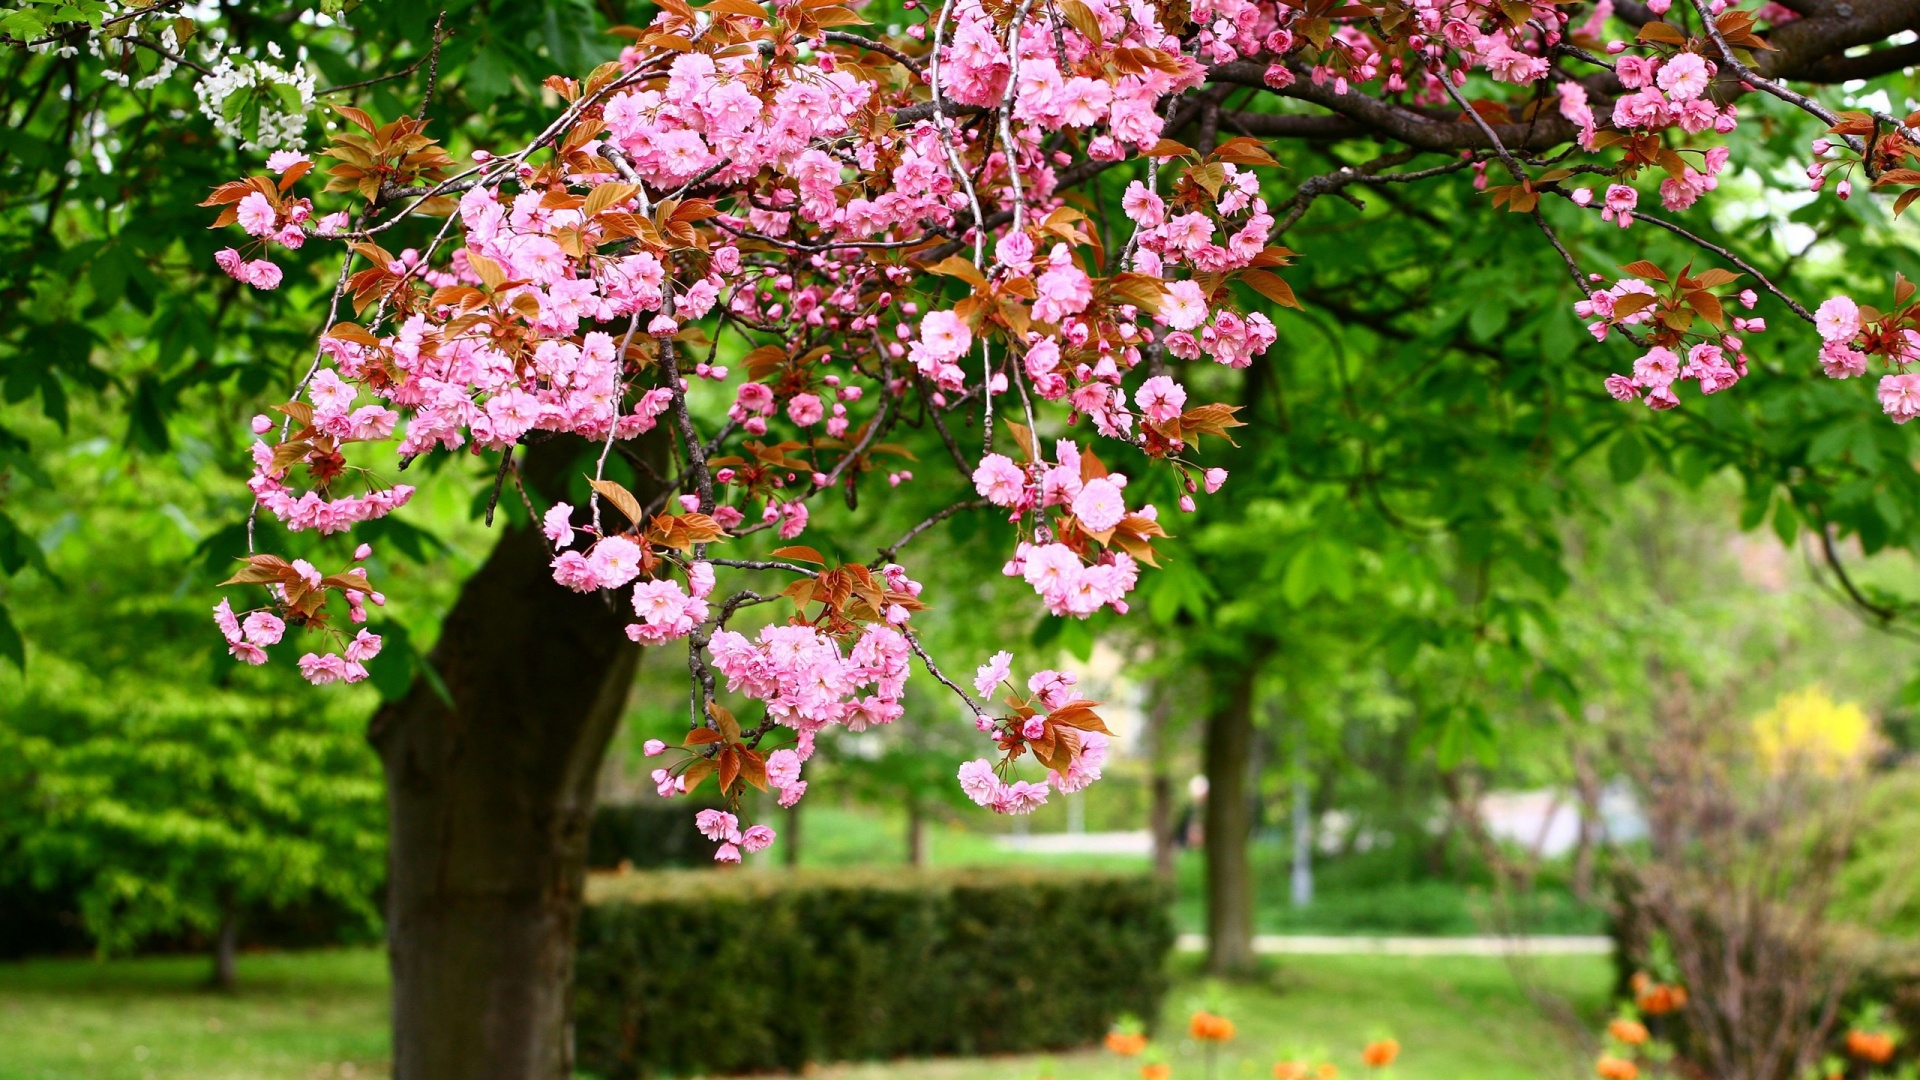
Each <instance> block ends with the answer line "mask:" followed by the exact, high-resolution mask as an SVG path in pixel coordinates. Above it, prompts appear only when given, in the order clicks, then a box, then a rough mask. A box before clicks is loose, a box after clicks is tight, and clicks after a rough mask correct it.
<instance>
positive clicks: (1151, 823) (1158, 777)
mask: <svg viewBox="0 0 1920 1080" xmlns="http://www.w3.org/2000/svg"><path fill="white" fill-rule="evenodd" d="M1151 693H1152V694H1153V700H1152V702H1151V703H1150V704H1149V705H1148V707H1147V740H1146V741H1147V762H1148V767H1149V768H1150V769H1152V770H1153V771H1152V774H1151V780H1150V785H1151V792H1152V796H1153V806H1152V809H1151V810H1150V811H1149V817H1148V827H1149V828H1150V829H1151V830H1152V832H1153V876H1154V877H1157V878H1159V879H1160V880H1161V881H1172V880H1173V827H1174V821H1173V772H1172V767H1171V763H1170V762H1169V761H1167V714H1168V713H1169V712H1171V711H1172V709H1173V694H1172V693H1171V692H1169V691H1168V690H1167V689H1166V688H1165V687H1164V686H1162V685H1159V684H1156V685H1155V686H1154V687H1153V690H1152V691H1151Z"/></svg>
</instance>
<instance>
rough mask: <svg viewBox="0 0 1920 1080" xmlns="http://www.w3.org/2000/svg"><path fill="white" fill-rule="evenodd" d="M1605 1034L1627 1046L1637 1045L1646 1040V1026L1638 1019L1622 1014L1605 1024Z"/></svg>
mask: <svg viewBox="0 0 1920 1080" xmlns="http://www.w3.org/2000/svg"><path fill="white" fill-rule="evenodd" d="M1607 1034H1609V1035H1611V1036H1613V1037H1614V1038H1616V1039H1619V1040H1620V1041H1621V1042H1623V1043H1626V1044H1627V1045H1628V1046H1639V1045H1640V1044H1641V1043H1643V1042H1646V1041H1647V1026H1646V1025H1645V1024H1642V1023H1641V1022H1640V1021H1638V1020H1629V1019H1627V1018H1626V1017H1624V1016H1623V1017H1621V1018H1619V1019H1618V1020H1615V1021H1614V1022H1613V1023H1611V1024H1608V1025H1607Z"/></svg>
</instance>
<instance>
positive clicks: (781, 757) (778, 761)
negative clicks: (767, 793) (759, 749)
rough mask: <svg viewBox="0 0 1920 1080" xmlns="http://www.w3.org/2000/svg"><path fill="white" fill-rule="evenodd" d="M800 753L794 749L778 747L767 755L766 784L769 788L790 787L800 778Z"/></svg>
mask: <svg viewBox="0 0 1920 1080" xmlns="http://www.w3.org/2000/svg"><path fill="white" fill-rule="evenodd" d="M800 765H801V762H800V754H799V752H797V751H794V750H788V749H784V748H783V749H780V750H775V751H774V752H773V753H771V754H768V755H767V786H768V787H771V788H776V789H780V788H788V787H792V786H793V785H794V784H795V783H798V782H799V780H800Z"/></svg>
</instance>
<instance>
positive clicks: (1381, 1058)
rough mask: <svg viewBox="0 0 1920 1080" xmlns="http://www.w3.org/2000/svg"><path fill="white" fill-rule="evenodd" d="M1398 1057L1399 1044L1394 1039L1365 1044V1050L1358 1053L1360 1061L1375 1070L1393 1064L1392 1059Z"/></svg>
mask: <svg viewBox="0 0 1920 1080" xmlns="http://www.w3.org/2000/svg"><path fill="white" fill-rule="evenodd" d="M1399 1056H1400V1043H1399V1042H1398V1041H1397V1040H1394V1039H1379V1040H1376V1041H1374V1042H1370V1043H1368V1044H1367V1048H1366V1049H1365V1050H1362V1051H1360V1060H1361V1061H1364V1062H1366V1063H1367V1064H1369V1065H1371V1066H1373V1067H1374V1068H1376V1069H1380V1068H1385V1067H1386V1066H1388V1065H1391V1064H1393V1059H1394V1058H1397V1057H1399Z"/></svg>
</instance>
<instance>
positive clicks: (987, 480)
mask: <svg viewBox="0 0 1920 1080" xmlns="http://www.w3.org/2000/svg"><path fill="white" fill-rule="evenodd" d="M1026 487H1027V476H1026V473H1024V472H1022V471H1021V470H1020V466H1018V465H1015V464H1014V463H1013V459H1012V458H1009V457H1007V456H1006V455H1005V454H988V455H987V456H986V457H983V458H981V459H980V467H979V468H977V469H975V470H973V489H974V490H975V491H978V492H979V493H980V497H981V498H983V499H985V500H987V501H988V502H990V503H992V504H993V505H995V506H1015V505H1018V504H1019V502H1020V496H1021V495H1022V493H1024V492H1025V491H1026Z"/></svg>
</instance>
